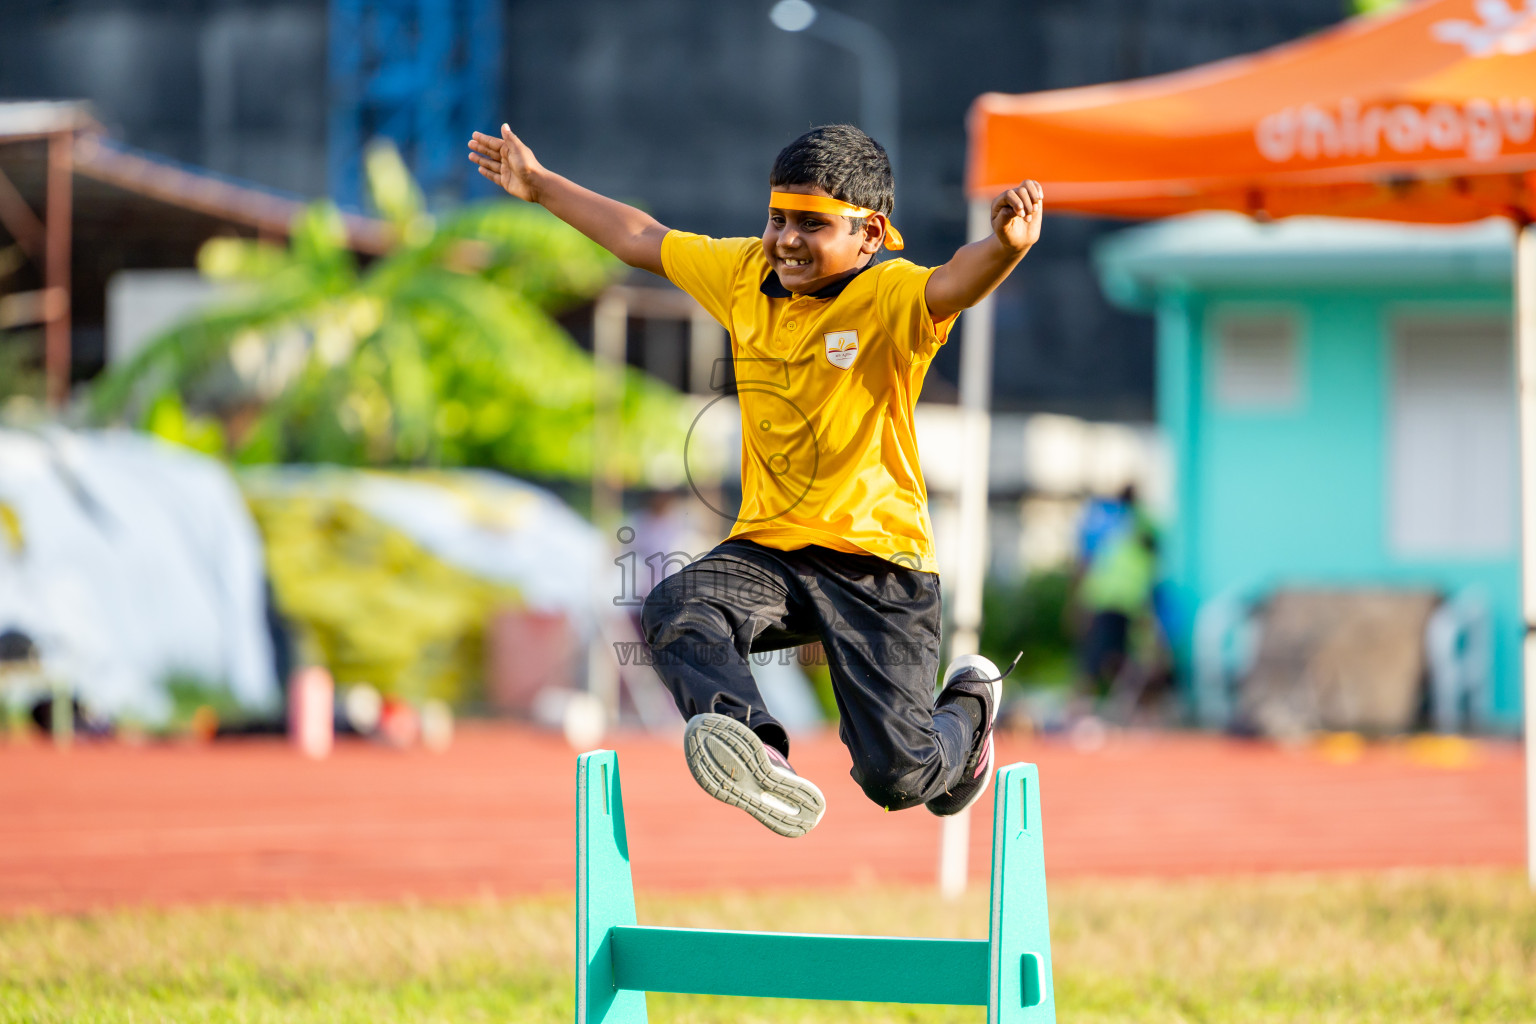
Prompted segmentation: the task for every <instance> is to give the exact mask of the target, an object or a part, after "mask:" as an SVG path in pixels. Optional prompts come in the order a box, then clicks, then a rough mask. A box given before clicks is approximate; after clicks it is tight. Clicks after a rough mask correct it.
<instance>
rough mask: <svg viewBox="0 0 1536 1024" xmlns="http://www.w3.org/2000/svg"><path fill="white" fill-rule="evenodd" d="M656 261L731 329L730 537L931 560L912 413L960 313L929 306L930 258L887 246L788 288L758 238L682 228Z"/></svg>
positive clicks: (918, 564) (922, 563)
mask: <svg viewBox="0 0 1536 1024" xmlns="http://www.w3.org/2000/svg"><path fill="white" fill-rule="evenodd" d="M661 262H662V266H663V267H664V269H665V270H666V274H667V277H668V279H669V280H671V281H672V283H673V284H675V285H677V286H678V287H679V288H681V289H682V290H683V291H685V292H687V293H688V294H689V295H691V296H693V297H694V298H695V299H697V300H698V302H699V304H700V305H701V306H703V307H704V309H705V310H707V311H708V312H709V314H710V316H712V317H714V318H715V319H716V320H717V321H719V322H720V324H721V325H722V326H724V327H725V329H726V330H727V331H728V332H730V336H731V356H732V364H733V367H734V369H735V371H736V385H737V398H738V400H739V401H740V403H741V438H742V444H741V490H742V501H741V510H740V512H739V513H738V515H737V519H736V524H735V526H733V527H732V528H731V533H730V536H731V537H733V538H734V537H743V538H747V539H749V540H753V541H756V542H757V543H759V544H763V545H765V546H767V547H772V548H778V549H780V550H783V551H791V550H794V549H795V548H802V547H805V546H806V545H809V544H819V545H821V546H823V547H828V548H833V549H835V550H838V551H847V552H850V553H853V554H865V553H867V554H872V555H878V556H880V557H881V558H885V559H888V560H890V561H892V562H896V563H897V564H900V565H904V566H907V567H908V568H912V569H920V570H922V571H924V572H937V571H938V564H937V561H936V560H935V557H934V550H933V526H932V524H931V523H930V522H929V519H928V492H927V489H926V488H925V487H924V486H923V473H922V469H921V468H920V467H919V465H918V461H917V435H916V431H915V429H914V427H913V418H912V407H913V405H914V404H915V403H916V402H917V396H918V393H919V392H920V391H921V390H922V387H923V378H924V377H925V376H926V375H927V373H928V366H929V364H930V362H931V361H932V359H933V356H934V354H935V353H936V352H937V351H938V350H939V346H940V345H942V344H944V340H945V339H946V338H947V337H948V336H949V329H950V327H951V326H953V324H954V317H948V318H946V319H944V320H943V321H940V322H939V323H934V321H933V318H932V317H931V316H929V314H928V304H927V302H926V300H925V299H924V297H923V291H924V289H925V288H926V287H927V284H928V275H929V274H931V273H933V270H932V268H930V267H919V266H914V265H913V264H912V263H910V262H908V261H907V260H902V259H893V260H888V261H886V262H883V263H876V264H874V265H873V266H870V267H867V268H866V269H864V270H863V271H861V272H859V273H858V274H857V275H855V276H853V277H852V278H848V279H845V280H844V281H841V282H838V283H837V284H835V285H832V286H830V287H829V288H827V289H824V290H823V291H822V292H819V293H817V294H815V295H792V294H790V293H789V292H787V291H786V290H785V289H784V287H783V285H781V284H780V283H779V280H778V277H777V275H773V276H772V277H771V278H770V275H771V274H772V267H771V266H770V265H769V263H768V260H767V258H766V257H764V255H763V245H762V241H761V240H760V239H756V238H708V237H705V236H703V235H693V234H689V233H687V232H683V231H671V232H668V233H667V236H666V238H665V239H663V241H662V243H661Z"/></svg>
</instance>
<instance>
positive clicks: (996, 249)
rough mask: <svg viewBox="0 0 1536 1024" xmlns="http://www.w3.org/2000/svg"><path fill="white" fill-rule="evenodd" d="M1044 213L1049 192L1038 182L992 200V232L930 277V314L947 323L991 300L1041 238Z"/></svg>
mask: <svg viewBox="0 0 1536 1024" xmlns="http://www.w3.org/2000/svg"><path fill="white" fill-rule="evenodd" d="M1044 215H1045V192H1044V191H1043V190H1042V189H1041V188H1040V183H1039V182H1038V181H1026V182H1024V183H1023V184H1021V185H1020V186H1019V187H1018V188H1011V189H1009V190H1008V191H1006V192H1004V193H1003V194H1002V195H1000V196H998V197H997V198H996V199H994V200H992V234H990V235H988V236H987V237H986V238H983V239H981V240H980V241H978V242H972V243H971V244H970V245H964V246H961V247H960V248H959V249H958V250H956V251H955V255H954V256H953V257H951V258H950V261H949V262H948V263H946V264H944V265H943V266H942V267H939V268H938V269H937V270H935V271H934V272H933V273H932V274H930V275H929V277H928V288H927V290H926V291H925V292H924V293H923V297H924V298H925V299H927V301H928V314H929V315H930V316H932V317H933V318H934V319H935V320H943V319H944V318H945V317H947V316H953V315H954V314H956V313H959V312H960V311H962V310H966V309H970V308H971V307H972V306H974V305H976V303H978V302H980V301H981V300H982V299H984V298H986V297H987V296H988V295H989V294H990V293H991V292H992V289H994V288H996V287H997V286H998V285H1000V284H1002V283H1003V278H1005V277H1007V276H1008V275H1009V274H1010V273H1012V272H1013V268H1014V267H1016V266H1018V263H1019V260H1021V259H1023V258H1024V254H1025V253H1027V252H1029V247H1030V246H1032V245H1034V244H1035V243H1036V242H1037V241H1039V240H1040V221H1041V218H1042V217H1043V216H1044Z"/></svg>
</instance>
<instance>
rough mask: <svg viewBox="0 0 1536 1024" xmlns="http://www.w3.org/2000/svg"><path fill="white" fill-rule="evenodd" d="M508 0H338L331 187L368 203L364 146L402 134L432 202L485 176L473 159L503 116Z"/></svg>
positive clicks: (348, 199)
mask: <svg viewBox="0 0 1536 1024" xmlns="http://www.w3.org/2000/svg"><path fill="white" fill-rule="evenodd" d="M500 58H501V0H331V5H330V40H329V62H330V68H329V78H330V128H329V141H328V153H327V156H328V165H329V176H330V193H331V196H332V198H334V199H335V200H336V201H337V202H338V203H341V204H342V205H343V206H354V207H360V206H362V205H363V199H364V185H363V149H364V147H365V146H366V145H367V143H368V142H369V141H370V140H372V139H374V138H377V137H381V136H382V137H384V138H388V139H391V140H393V141H394V143H395V145H396V146H398V147H399V149H400V153H401V155H402V156H403V157H404V158H405V162H406V165H407V166H408V167H410V169H411V172H412V173H413V174H414V175H415V176H416V180H417V181H418V182H419V183H420V184H421V187H422V190H423V191H424V192H425V193H426V196H427V199H428V202H430V203H432V204H433V205H439V204H442V203H444V202H451V201H453V200H456V199H462V198H463V197H464V196H465V194H466V192H467V190H468V188H469V187H470V185H471V182H472V181H475V182H478V181H479V180H480V178H479V176H478V175H475V174H474V173H473V172H474V167H473V165H471V164H470V163H469V161H468V160H466V159H465V157H464V140H465V139H466V138H468V137H469V133H470V131H471V130H472V129H475V128H479V129H481V130H485V131H488V130H490V127H491V125H492V121H493V120H494V119H495V105H496V102H497V100H498V89H499V87H500V73H501V59H500Z"/></svg>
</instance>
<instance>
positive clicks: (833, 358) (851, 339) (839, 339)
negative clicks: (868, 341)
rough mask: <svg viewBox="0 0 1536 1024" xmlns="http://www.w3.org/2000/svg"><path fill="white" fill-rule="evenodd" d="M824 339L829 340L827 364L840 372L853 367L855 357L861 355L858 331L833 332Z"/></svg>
mask: <svg viewBox="0 0 1536 1024" xmlns="http://www.w3.org/2000/svg"><path fill="white" fill-rule="evenodd" d="M823 337H825V338H826V339H827V362H829V363H831V364H832V365H833V366H835V367H837V368H838V369H839V370H846V369H848V367H850V366H852V365H853V358H854V356H856V355H858V354H859V332H858V331H832V332H830V333H828V334H825V335H823Z"/></svg>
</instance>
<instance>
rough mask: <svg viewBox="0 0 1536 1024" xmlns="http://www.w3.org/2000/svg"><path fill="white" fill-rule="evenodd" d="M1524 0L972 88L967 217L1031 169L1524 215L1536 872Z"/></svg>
mask: <svg viewBox="0 0 1536 1024" xmlns="http://www.w3.org/2000/svg"><path fill="white" fill-rule="evenodd" d="M1513 2H1514V3H1515V4H1517V5H1519V4H1523V7H1512V6H1511V0H1423V2H1420V3H1414V4H1410V5H1407V6H1405V7H1403V8H1400V9H1398V10H1397V11H1394V12H1392V13H1389V14H1382V15H1374V16H1367V17H1361V18H1355V19H1353V20H1351V21H1347V22H1345V23H1343V24H1341V25H1339V26H1337V27H1336V28H1333V29H1330V30H1327V31H1324V32H1319V33H1317V34H1315V35H1313V36H1310V37H1307V38H1305V39H1301V40H1298V41H1296V42H1293V43H1289V44H1287V45H1284V46H1279V47H1275V48H1274V49H1271V50H1266V51H1264V52H1261V53H1257V54H1253V55H1251V56H1246V57H1238V58H1233V59H1231V60H1225V61H1220V62H1218V63H1215V64H1210V65H1206V66H1204V67H1198V68H1194V69H1191V70H1188V71H1182V72H1178V73H1175V74H1169V75H1160V76H1157V77H1155V78H1146V79H1141V80H1138V81H1133V82H1125V83H1119V84H1112V85H1099V86H1090V87H1087V88H1080V89H1061V90H1056V91H1053V92H1042V93H1033V94H1030V95H1025V96H1005V95H1000V94H995V93H989V94H987V95H984V96H981V97H980V98H978V99H977V100H976V102H975V103H974V104H973V106H972V107H971V112H970V125H969V129H970V131H969V134H970V154H969V162H968V168H967V177H966V185H967V191H968V192H969V194H970V196H971V199H972V202H971V224H972V236H973V237H977V236H979V235H982V234H985V233H986V232H987V231H988V230H989V225H988V222H987V218H986V212H987V203H988V200H990V198H991V197H992V196H994V195H996V193H997V192H999V191H1001V190H1002V189H1003V188H1006V187H1009V186H1012V185H1015V184H1017V183H1018V182H1019V181H1020V180H1021V179H1023V178H1035V179H1037V180H1039V181H1040V182H1041V183H1042V184H1043V185H1044V187H1045V202H1046V209H1047V210H1048V211H1058V212H1059V211H1070V212H1076V213H1084V214H1100V215H1107V216H1123V217H1159V216H1165V215H1168V214H1174V213H1183V212H1189V211H1195V210H1237V211H1242V212H1246V213H1249V214H1252V215H1254V216H1260V217H1284V216H1289V215H1292V214H1314V215H1331V216H1342V217H1371V218H1378V219H1383V220H1399V221H1418V222H1440V223H1448V222H1456V221H1469V220H1478V219H1481V218H1484V217H1490V216H1506V217H1509V218H1511V219H1513V220H1514V221H1515V222H1516V223H1517V224H1519V225H1520V226H1521V227H1522V229H1523V230H1521V232H1520V235H1519V242H1518V243H1517V257H1516V282H1517V286H1516V313H1517V317H1516V319H1517V330H1516V333H1517V349H1518V352H1519V380H1520V385H1519V389H1520V402H1519V408H1520V431H1521V441H1522V443H1521V476H1522V486H1521V495H1522V505H1523V511H1522V517H1521V518H1522V534H1523V551H1524V562H1523V576H1524V591H1525V598H1524V604H1525V620H1526V623H1527V625H1526V634H1525V654H1524V670H1525V671H1524V675H1525V735H1526V739H1527V744H1528V745H1527V756H1526V778H1527V786H1526V793H1527V808H1526V810H1527V813H1526V823H1527V825H1526V827H1527V851H1528V858H1529V865H1528V866H1529V870H1530V877H1531V882H1532V885H1533V886H1536V758H1533V757H1532V756H1531V747H1530V744H1532V743H1536V227H1533V226H1531V225H1532V221H1533V220H1536V0H1513ZM977 312H978V313H980V316H978V317H976V322H975V323H974V324H972V325H968V327H967V336H966V347H967V348H968V349H969V348H971V347H972V346H971V338H972V337H975V338H976V339H978V341H979V344H978V345H977V346H976V348H977V349H978V356H977V357H975V358H973V359H972V360H971V361H972V364H973V365H978V364H979V363H981V362H985V361H989V360H987V358H986V357H987V356H988V355H989V354H990V347H991V325H990V322H989V319H988V313H989V311H988V310H986V309H984V308H980V309H978V311H977ZM961 358H962V369H961V376H962V402H964V385H965V379H966V368H965V363H966V360H967V355H966V354H962V357H961ZM978 375H979V379H982V380H984V379H985V374H984V373H983V372H980V369H979V368H978ZM974 394H975V393H974V392H973V395H974ZM976 402H978V399H977V398H976V397H973V403H976ZM979 408H981V409H984V408H985V395H984V392H983V393H981V394H980V397H979Z"/></svg>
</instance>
